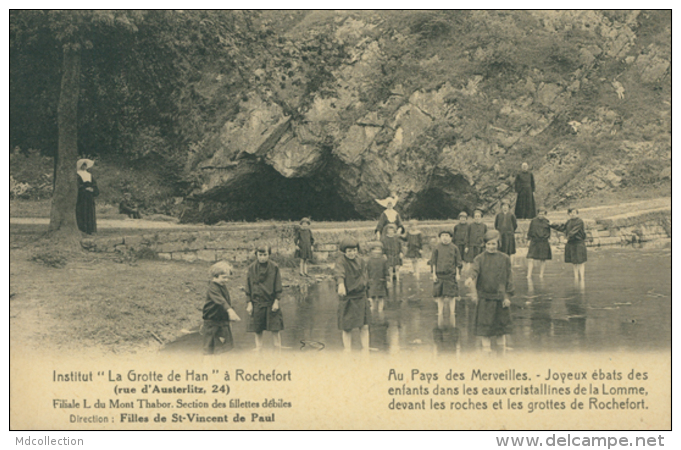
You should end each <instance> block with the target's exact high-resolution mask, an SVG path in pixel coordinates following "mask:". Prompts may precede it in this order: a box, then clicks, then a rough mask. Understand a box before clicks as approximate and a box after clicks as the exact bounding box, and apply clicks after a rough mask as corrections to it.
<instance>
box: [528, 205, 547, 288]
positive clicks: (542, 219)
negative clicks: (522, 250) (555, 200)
mask: <svg viewBox="0 0 681 450" xmlns="http://www.w3.org/2000/svg"><path fill="white" fill-rule="evenodd" d="M549 238H551V226H550V225H549V219H547V218H546V209H543V208H540V209H539V210H537V217H535V218H534V219H532V222H530V228H529V229H528V230H527V240H528V241H530V248H529V249H528V250H527V278H528V280H529V279H532V271H533V269H534V261H535V260H537V261H539V278H544V269H545V268H546V260H548V259H551V257H552V255H551V245H550V244H549Z"/></svg>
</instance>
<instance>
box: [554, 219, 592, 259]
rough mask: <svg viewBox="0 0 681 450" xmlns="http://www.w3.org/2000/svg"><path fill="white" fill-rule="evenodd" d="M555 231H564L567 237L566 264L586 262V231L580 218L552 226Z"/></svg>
mask: <svg viewBox="0 0 681 450" xmlns="http://www.w3.org/2000/svg"><path fill="white" fill-rule="evenodd" d="M551 228H553V229H554V230H558V231H562V232H563V233H565V237H567V243H566V244H565V262H566V263H571V264H582V263H585V262H586V244H585V243H584V241H585V240H586V230H585V228H584V221H583V220H582V219H580V218H579V217H575V218H574V219H570V220H568V221H567V222H565V223H564V224H563V225H558V224H551Z"/></svg>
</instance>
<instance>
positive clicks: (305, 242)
mask: <svg viewBox="0 0 681 450" xmlns="http://www.w3.org/2000/svg"><path fill="white" fill-rule="evenodd" d="M293 242H294V243H295V244H296V245H297V246H298V251H297V252H296V256H297V257H298V258H301V259H304V260H308V261H309V260H311V259H312V246H313V245H314V238H313V237H312V231H311V230H310V229H309V228H296V235H295V238H294V239H293Z"/></svg>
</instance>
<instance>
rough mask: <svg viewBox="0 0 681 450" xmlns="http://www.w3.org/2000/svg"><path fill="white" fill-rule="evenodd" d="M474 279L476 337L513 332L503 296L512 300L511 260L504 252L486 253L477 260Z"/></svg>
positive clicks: (476, 258)
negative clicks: (475, 280) (475, 292)
mask: <svg viewBox="0 0 681 450" xmlns="http://www.w3.org/2000/svg"><path fill="white" fill-rule="evenodd" d="M471 277H472V278H476V277H477V282H476V284H475V287H476V290H477V292H478V305H477V307H476V311H475V335H476V336H488V337H489V336H503V335H504V334H509V333H510V332H511V308H510V307H509V308H504V306H503V301H504V294H506V295H507V296H508V297H511V296H513V293H514V287H513V272H512V270H511V258H510V257H509V256H508V255H507V254H505V253H501V252H494V253H489V252H484V253H482V254H480V255H478V256H476V257H475V260H474V261H473V264H472V265H471Z"/></svg>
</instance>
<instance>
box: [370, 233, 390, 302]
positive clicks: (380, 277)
mask: <svg viewBox="0 0 681 450" xmlns="http://www.w3.org/2000/svg"><path fill="white" fill-rule="evenodd" d="M369 248H370V249H371V250H370V252H369V260H368V261H367V276H368V278H369V298H370V299H371V309H373V308H374V306H376V307H377V308H378V312H379V313H380V312H382V311H383V304H384V300H385V298H386V297H387V296H388V288H389V286H390V282H389V281H388V280H389V277H390V268H389V267H388V259H387V258H386V257H385V255H384V254H383V244H381V243H380V242H371V243H370V244H369Z"/></svg>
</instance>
